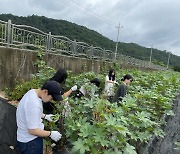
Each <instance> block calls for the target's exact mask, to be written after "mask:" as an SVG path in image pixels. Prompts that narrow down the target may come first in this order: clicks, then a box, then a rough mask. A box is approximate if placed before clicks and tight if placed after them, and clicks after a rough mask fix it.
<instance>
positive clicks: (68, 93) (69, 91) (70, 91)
mask: <svg viewBox="0 0 180 154" xmlns="http://www.w3.org/2000/svg"><path fill="white" fill-rule="evenodd" d="M72 92H73V91H72V90H71V89H69V90H68V91H66V92H65V93H64V94H63V96H64V97H68V96H69V95H70V94H71V93H72Z"/></svg>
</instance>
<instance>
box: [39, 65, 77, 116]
mask: <svg viewBox="0 0 180 154" xmlns="http://www.w3.org/2000/svg"><path fill="white" fill-rule="evenodd" d="M67 76H68V74H67V71H66V70H65V69H63V68H59V69H58V70H57V72H56V73H55V74H54V75H53V77H52V78H50V81H57V82H58V83H59V84H60V85H61V84H62V83H65V81H66V79H67ZM76 90H77V85H74V86H73V87H71V89H69V90H68V91H66V92H64V90H62V91H61V95H62V96H64V97H68V96H69V95H70V94H71V93H72V92H73V91H76ZM43 108H44V112H45V113H48V114H52V113H53V110H54V109H55V108H56V107H55V105H54V104H53V103H52V102H47V103H44V104H43Z"/></svg>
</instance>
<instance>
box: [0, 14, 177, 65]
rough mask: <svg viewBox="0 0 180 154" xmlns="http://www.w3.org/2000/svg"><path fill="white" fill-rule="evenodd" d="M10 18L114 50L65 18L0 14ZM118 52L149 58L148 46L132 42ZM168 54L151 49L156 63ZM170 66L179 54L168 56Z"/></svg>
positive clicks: (112, 45)
mask: <svg viewBox="0 0 180 154" xmlns="http://www.w3.org/2000/svg"><path fill="white" fill-rule="evenodd" d="M8 19H10V20H11V21H12V23H14V24H21V25H29V26H33V27H36V28H38V29H40V30H42V31H44V32H47V33H49V32H51V33H52V34H54V35H63V36H66V37H68V38H70V39H71V40H77V41H82V42H86V43H88V44H92V45H93V46H98V47H102V48H105V49H108V50H112V51H114V50H115V44H116V43H115V42H114V41H112V40H110V39H108V38H107V37H104V36H103V35H101V34H99V33H97V32H96V31H94V30H90V29H88V28H86V27H84V26H80V25H77V24H75V23H71V22H68V21H65V20H56V19H51V18H47V17H44V16H36V15H32V16H28V17H18V16H14V15H11V14H0V20H3V21H8ZM118 49H119V50H118V52H119V53H121V54H124V55H128V56H131V57H135V58H138V59H142V60H146V61H148V60H149V57H150V51H151V49H150V48H145V47H142V46H140V45H138V44H134V43H122V42H121V43H119V46H118ZM168 54H169V53H167V52H165V51H161V50H157V49H153V54H152V61H153V62H154V63H156V64H162V65H165V66H166V64H167V59H168ZM170 65H171V66H180V56H176V55H172V54H171V57H170Z"/></svg>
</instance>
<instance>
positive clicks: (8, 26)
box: [7, 20, 11, 47]
mask: <svg viewBox="0 0 180 154" xmlns="http://www.w3.org/2000/svg"><path fill="white" fill-rule="evenodd" d="M10 43H11V20H8V25H7V46H8V47H9V46H10Z"/></svg>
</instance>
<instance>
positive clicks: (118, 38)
mask: <svg viewBox="0 0 180 154" xmlns="http://www.w3.org/2000/svg"><path fill="white" fill-rule="evenodd" d="M116 28H117V29H118V33H117V42H116V50H115V57H114V58H115V60H116V56H117V49H118V39H119V29H120V28H123V26H120V22H119V26H118V27H116Z"/></svg>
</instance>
